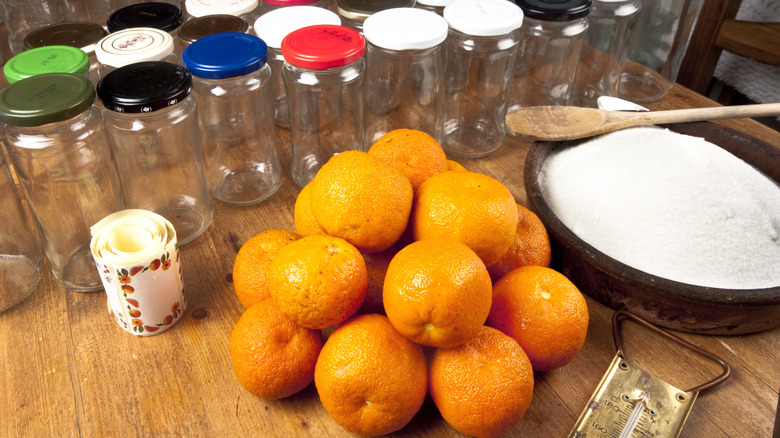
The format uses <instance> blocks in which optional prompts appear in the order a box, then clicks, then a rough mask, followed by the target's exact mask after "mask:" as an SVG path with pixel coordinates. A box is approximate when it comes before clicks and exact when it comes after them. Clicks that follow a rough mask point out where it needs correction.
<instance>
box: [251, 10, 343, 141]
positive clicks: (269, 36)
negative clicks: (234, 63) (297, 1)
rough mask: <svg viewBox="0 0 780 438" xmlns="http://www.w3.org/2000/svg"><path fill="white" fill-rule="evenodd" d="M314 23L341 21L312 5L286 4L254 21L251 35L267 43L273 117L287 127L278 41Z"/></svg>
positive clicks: (288, 113)
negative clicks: (253, 34)
mask: <svg viewBox="0 0 780 438" xmlns="http://www.w3.org/2000/svg"><path fill="white" fill-rule="evenodd" d="M315 24H332V25H339V24H341V19H340V18H339V16H338V15H336V13H335V12H332V11H329V10H327V9H324V8H319V7H314V6H289V7H285V8H279V9H275V10H272V11H270V12H267V13H265V14H263V15H261V16H260V18H258V19H257V20H256V21H255V23H254V28H255V34H256V35H257V36H258V37H260V39H262V40H263V41H264V42H265V43H266V44H267V45H268V65H269V66H270V67H271V84H272V85H271V88H272V92H273V97H274V99H273V100H274V120H276V124H277V125H279V126H281V127H283V128H289V127H290V112H289V110H288V109H287V93H286V92H285V90H284V81H282V66H283V65H284V56H282V40H283V39H284V37H286V36H287V34H289V33H290V32H292V31H294V30H297V29H300V28H302V27H306V26H313V25H315Z"/></svg>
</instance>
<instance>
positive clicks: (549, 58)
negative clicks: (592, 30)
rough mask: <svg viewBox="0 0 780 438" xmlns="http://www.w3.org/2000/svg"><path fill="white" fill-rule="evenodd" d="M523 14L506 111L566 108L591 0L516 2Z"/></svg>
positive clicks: (520, 0)
mask: <svg viewBox="0 0 780 438" xmlns="http://www.w3.org/2000/svg"><path fill="white" fill-rule="evenodd" d="M515 1H516V3H517V4H518V5H519V6H520V8H521V9H522V10H523V12H524V13H525V21H524V23H523V27H522V28H521V29H520V32H521V34H522V36H521V43H520V48H519V50H518V54H517V61H516V63H515V67H514V79H513V80H512V90H511V92H510V94H509V111H512V110H514V109H517V108H520V107H525V106H542V105H568V104H569V100H570V99H571V96H572V90H573V88H574V77H575V75H576V74H577V65H578V63H579V60H580V51H581V49H582V46H583V43H584V41H585V35H586V31H587V29H588V20H587V15H588V13H589V12H590V5H591V0H568V1H564V2H555V1H550V0H515Z"/></svg>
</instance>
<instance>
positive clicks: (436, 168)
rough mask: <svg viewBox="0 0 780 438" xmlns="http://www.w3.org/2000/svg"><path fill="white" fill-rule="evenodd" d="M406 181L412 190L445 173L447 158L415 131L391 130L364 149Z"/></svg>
mask: <svg viewBox="0 0 780 438" xmlns="http://www.w3.org/2000/svg"><path fill="white" fill-rule="evenodd" d="M368 154H369V155H372V156H374V157H377V158H379V159H380V160H382V161H384V162H385V163H387V164H389V165H390V166H392V167H394V168H395V169H396V170H398V171H399V172H401V173H402V174H404V175H405V176H406V177H407V178H409V182H411V183H412V189H413V190H417V187H420V184H422V183H423V181H425V180H426V179H428V178H429V177H431V176H433V175H435V174H437V173H440V172H444V171H446V170H447V155H446V154H445V153H444V149H442V148H441V146H440V145H439V143H438V142H437V141H436V140H435V139H434V138H433V137H431V136H430V135H428V134H426V133H425V132H423V131H418V130H415V129H395V130H393V131H390V132H388V133H387V134H385V135H383V136H382V137H380V138H379V139H378V140H377V141H375V142H374V144H373V145H371V147H370V148H369V149H368Z"/></svg>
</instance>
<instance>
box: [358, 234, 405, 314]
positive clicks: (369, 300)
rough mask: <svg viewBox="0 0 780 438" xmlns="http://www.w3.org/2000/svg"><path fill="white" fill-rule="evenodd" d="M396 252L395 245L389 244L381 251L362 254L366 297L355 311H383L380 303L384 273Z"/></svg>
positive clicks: (383, 308)
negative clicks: (366, 277) (366, 272)
mask: <svg viewBox="0 0 780 438" xmlns="http://www.w3.org/2000/svg"><path fill="white" fill-rule="evenodd" d="M397 252H398V249H397V248H396V247H395V246H391V247H390V248H389V249H386V250H384V251H382V252H376V253H373V254H363V259H365V261H366V270H367V271H368V287H367V288H366V299H365V300H363V305H362V306H360V309H359V310H358V312H357V313H385V307H384V305H383V304H382V289H383V288H384V284H385V274H386V273H387V267H388V266H389V265H390V260H392V259H393V256H395V254H396V253H397Z"/></svg>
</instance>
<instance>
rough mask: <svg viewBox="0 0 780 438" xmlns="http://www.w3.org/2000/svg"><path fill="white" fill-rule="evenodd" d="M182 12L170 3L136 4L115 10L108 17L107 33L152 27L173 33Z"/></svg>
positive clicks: (179, 23) (180, 20) (178, 23)
mask: <svg viewBox="0 0 780 438" xmlns="http://www.w3.org/2000/svg"><path fill="white" fill-rule="evenodd" d="M181 23H182V12H181V9H179V8H178V7H177V6H175V5H172V4H170V3H162V2H149V3H138V4H134V5H130V6H125V7H124V8H121V9H118V10H116V11H115V12H114V13H113V14H111V16H110V17H108V31H109V32H110V33H114V32H117V31H120V30H124V29H129V28H132V27H153V28H155V29H160V30H164V31H166V32H173V31H174V30H176V28H178V27H179V26H181Z"/></svg>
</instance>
